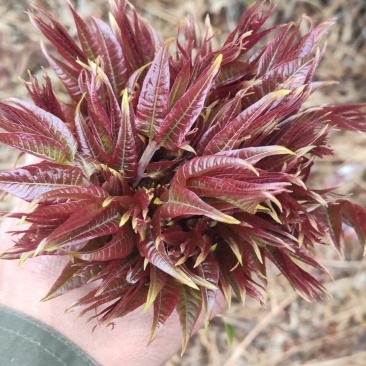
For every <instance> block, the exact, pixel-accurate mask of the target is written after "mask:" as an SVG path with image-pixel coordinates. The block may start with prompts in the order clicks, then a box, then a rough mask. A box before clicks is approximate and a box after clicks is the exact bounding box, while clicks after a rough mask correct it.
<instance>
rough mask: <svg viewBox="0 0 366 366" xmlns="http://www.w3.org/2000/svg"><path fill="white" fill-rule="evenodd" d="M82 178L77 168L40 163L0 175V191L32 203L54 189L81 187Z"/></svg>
mask: <svg viewBox="0 0 366 366" xmlns="http://www.w3.org/2000/svg"><path fill="white" fill-rule="evenodd" d="M82 178H83V177H82V172H81V170H80V169H79V168H76V167H72V166H69V165H58V164H54V163H45V162H42V163H39V164H34V165H28V166H26V167H23V168H18V169H13V170H9V171H6V172H3V173H1V174H0V189H1V190H3V191H5V192H8V193H11V194H13V195H14V196H16V197H19V198H22V199H24V200H25V201H32V200H33V199H35V198H37V197H38V196H39V195H41V194H43V193H45V192H48V191H52V190H54V189H58V188H62V187H70V186H81V184H82Z"/></svg>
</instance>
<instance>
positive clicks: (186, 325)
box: [176, 286, 202, 353]
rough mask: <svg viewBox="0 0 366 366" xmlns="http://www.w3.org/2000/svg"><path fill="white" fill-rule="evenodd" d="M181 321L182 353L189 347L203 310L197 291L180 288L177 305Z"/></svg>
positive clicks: (184, 287)
mask: <svg viewBox="0 0 366 366" xmlns="http://www.w3.org/2000/svg"><path fill="white" fill-rule="evenodd" d="M176 309H177V313H178V315H179V321H180V325H181V328H182V337H183V339H182V353H183V352H184V351H185V349H186V347H187V343H188V340H189V337H190V336H191V333H192V331H193V327H194V326H195V324H196V323H197V320H198V317H199V315H200V313H201V309H202V299H201V297H200V296H199V293H198V291H197V290H194V289H192V288H190V287H186V286H180V289H179V298H178V303H177V305H176Z"/></svg>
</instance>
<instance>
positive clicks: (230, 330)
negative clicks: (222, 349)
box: [224, 323, 235, 347]
mask: <svg viewBox="0 0 366 366" xmlns="http://www.w3.org/2000/svg"><path fill="white" fill-rule="evenodd" d="M224 327H225V333H226V339H227V344H228V346H229V347H232V346H233V342H234V339H235V328H234V327H233V326H232V325H231V324H228V323H224Z"/></svg>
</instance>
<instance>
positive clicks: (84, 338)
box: [0, 202, 225, 366]
mask: <svg viewBox="0 0 366 366" xmlns="http://www.w3.org/2000/svg"><path fill="white" fill-rule="evenodd" d="M26 206H27V204H26V203H25V202H19V203H18V204H17V210H16V211H22V212H24V210H25V209H26ZM17 221H18V220H14V219H9V218H8V219H4V221H3V223H2V225H1V226H0V252H3V251H5V250H6V249H8V248H9V247H10V246H11V245H12V238H11V235H10V234H8V233H6V232H7V231H11V230H20V229H22V228H21V227H20V226H15V225H16V223H17ZM23 225H26V224H23ZM67 261H68V258H67V257H54V256H49V257H46V256H42V257H35V258H32V259H29V260H27V261H26V262H25V263H24V264H23V265H22V266H21V267H19V266H18V263H17V261H10V260H2V261H0V304H1V305H4V306H7V307H9V308H12V309H14V310H17V311H19V312H21V313H25V314H27V315H29V316H31V317H33V318H35V319H37V320H40V321H42V322H44V323H46V324H47V325H49V326H51V327H52V328H54V329H56V330H57V331H59V332H60V333H61V334H63V335H64V336H65V337H66V338H68V339H69V340H71V341H72V342H74V343H75V344H76V345H77V346H79V347H80V348H81V349H82V350H84V352H86V353H87V354H88V355H89V356H90V357H92V358H93V359H94V360H95V361H96V362H98V363H99V364H100V365H108V366H114V365H116V366H117V365H118V366H120V365H129V366H140V365H151V366H155V365H156V366H158V365H162V364H163V363H164V362H165V361H167V360H168V359H169V358H170V357H171V356H172V355H173V354H174V353H176V352H177V351H178V350H179V348H180V345H181V335H180V333H181V332H180V325H179V319H178V315H177V314H172V316H171V317H170V318H169V319H168V320H167V322H166V324H165V326H164V329H162V330H161V332H160V333H159V334H158V335H157V337H156V339H155V340H154V341H153V342H152V343H151V344H150V345H149V346H147V341H148V339H149V336H150V328H151V321H152V309H150V311H148V312H147V313H146V314H142V309H141V308H139V309H137V310H136V311H134V312H133V313H130V314H128V315H126V316H125V317H123V318H120V319H117V320H116V321H115V323H116V326H115V327H114V329H111V327H103V326H99V327H97V328H96V329H95V331H94V332H93V333H92V329H93V327H94V325H95V324H94V323H93V322H89V323H85V318H78V317H77V314H76V313H67V314H65V309H66V308H68V307H69V306H70V305H71V304H72V303H73V302H75V301H76V300H78V299H79V298H80V297H82V296H83V295H85V294H86V293H87V292H88V291H90V290H91V289H92V288H93V284H90V285H88V287H84V288H83V289H77V290H74V291H72V292H70V293H67V294H65V295H63V296H60V297H57V298H54V299H52V300H50V301H46V302H40V299H42V297H44V296H45V294H46V293H47V292H48V290H49V289H50V288H51V286H52V284H53V282H54V281H55V280H56V278H57V276H58V275H59V273H60V271H61V270H62V268H63V267H64V266H65V264H66V263H67ZM224 304H225V301H224V299H223V298H222V297H220V298H219V299H218V300H217V304H216V308H215V309H214V313H215V314H216V313H217V312H219V311H220V310H222V309H223V308H224ZM202 323H203V321H202V320H201V321H199V322H198V324H197V326H196V329H197V328H199V327H200V326H201V325H202Z"/></svg>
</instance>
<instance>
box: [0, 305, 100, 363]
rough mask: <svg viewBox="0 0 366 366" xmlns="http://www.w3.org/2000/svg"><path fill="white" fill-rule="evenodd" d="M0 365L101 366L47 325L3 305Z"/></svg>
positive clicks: (0, 333) (0, 329)
mask: <svg viewBox="0 0 366 366" xmlns="http://www.w3.org/2000/svg"><path fill="white" fill-rule="evenodd" d="M0 366H98V364H97V363H96V362H95V361H93V360H92V359H91V358H89V357H88V356H87V355H86V354H85V353H84V352H83V351H82V350H81V349H79V348H78V347H77V346H76V345H74V344H73V343H71V342H70V341H69V340H68V339H66V338H65V337H64V336H63V335H62V334H60V333H59V332H57V331H55V330H54V329H52V328H50V327H49V326H48V325H46V324H44V323H42V322H40V321H38V320H36V319H33V318H31V317H29V316H27V315H24V314H21V313H19V312H16V311H14V310H11V309H8V308H6V307H1V306H0Z"/></svg>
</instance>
